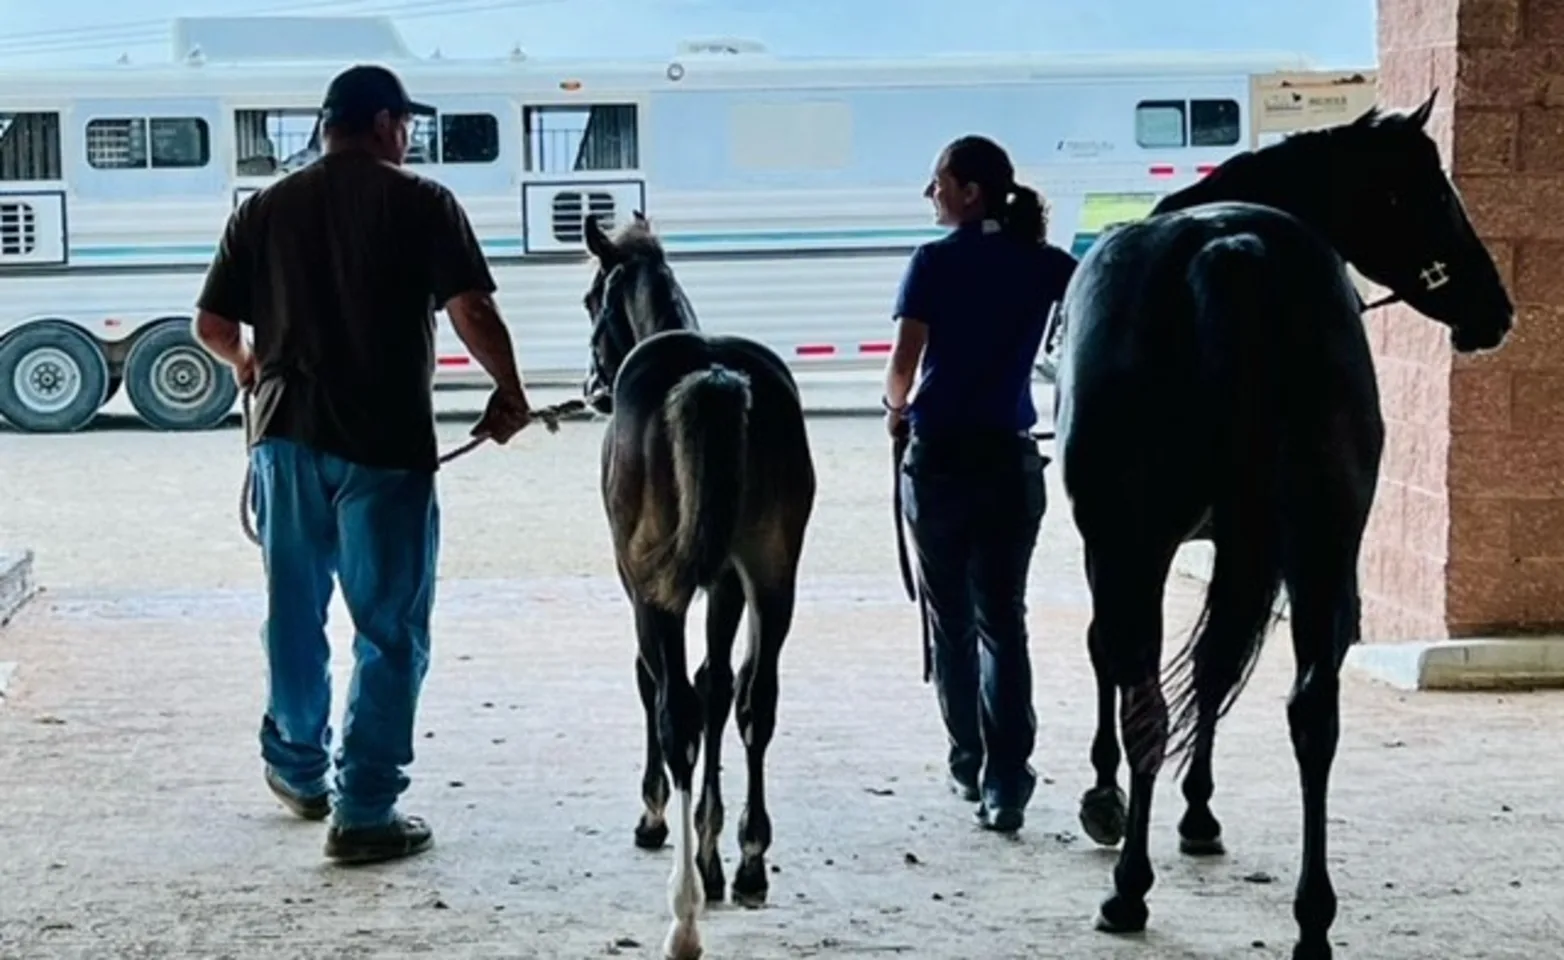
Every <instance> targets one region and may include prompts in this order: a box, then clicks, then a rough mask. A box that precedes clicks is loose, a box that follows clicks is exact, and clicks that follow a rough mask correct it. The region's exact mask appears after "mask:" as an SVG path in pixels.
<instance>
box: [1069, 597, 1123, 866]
mask: <svg viewBox="0 0 1564 960" xmlns="http://www.w3.org/2000/svg"><path fill="white" fill-rule="evenodd" d="M1086 648H1087V651H1088V652H1089V653H1090V654H1091V660H1092V674H1093V675H1094V677H1095V678H1096V681H1097V733H1096V735H1095V736H1093V737H1092V768H1093V769H1094V770H1095V771H1096V773H1097V782H1096V784H1095V785H1093V786H1092V788H1091V789H1090V790H1087V791H1086V793H1085V794H1083V795H1082V796H1081V813H1080V818H1081V829H1083V830H1085V831H1086V835H1087V836H1088V837H1091V838H1092V840H1094V841H1095V842H1097V843H1099V844H1102V845H1103V846H1105V847H1111V846H1115V845H1116V844H1118V842H1119V841H1120V840H1123V839H1124V818H1125V813H1126V811H1125V805H1126V803H1127V800H1126V798H1125V796H1124V791H1123V790H1122V789H1121V788H1120V787H1119V761H1120V760H1121V759H1122V754H1121V752H1120V749H1119V718H1118V705H1119V695H1118V691H1117V690H1116V689H1115V688H1114V685H1113V674H1112V665H1111V663H1110V662H1109V660H1108V655H1107V650H1106V648H1105V647H1104V645H1103V642H1102V632H1101V631H1100V630H1099V629H1098V628H1097V625H1096V623H1095V622H1093V623H1092V624H1091V626H1089V627H1087V629H1086Z"/></svg>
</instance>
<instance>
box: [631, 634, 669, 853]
mask: <svg viewBox="0 0 1564 960" xmlns="http://www.w3.org/2000/svg"><path fill="white" fill-rule="evenodd" d="M635 685H636V686H637V687H638V688H640V692H641V708H642V710H643V711H645V714H646V769H645V771H644V772H643V773H642V774H641V803H642V804H644V805H645V807H646V809H645V810H644V811H643V812H642V813H641V820H640V822H639V823H637V824H636V825H635V845H636V846H638V847H640V848H641V849H642V850H660V849H662V846H663V844H664V843H667V842H668V816H667V814H668V774H667V772H666V771H665V770H664V769H663V750H662V745H661V744H660V743H659V742H658V736H657V726H658V723H657V678H656V677H655V676H653V675H652V670H651V668H650V667H648V666H647V664H646V659H645V658H644V657H642V656H641V655H640V654H636V658H635Z"/></svg>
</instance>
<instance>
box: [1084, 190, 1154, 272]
mask: <svg viewBox="0 0 1564 960" xmlns="http://www.w3.org/2000/svg"><path fill="white" fill-rule="evenodd" d="M1161 199H1162V194H1160V193H1088V194H1087V195H1086V199H1085V202H1083V203H1082V204H1081V216H1080V219H1079V221H1077V223H1076V226H1075V240H1074V242H1073V243H1071V245H1070V252H1071V253H1073V254H1075V256H1077V257H1081V256H1085V254H1086V251H1088V250H1090V249H1091V248H1092V244H1094V243H1096V242H1097V238H1098V237H1099V236H1101V235H1102V232H1103V231H1104V230H1106V229H1108V228H1109V227H1116V226H1118V225H1119V224H1121V223H1129V222H1130V221H1132V220H1139V219H1141V218H1142V217H1144V216H1146V215H1147V214H1149V213H1151V208H1152V207H1154V206H1156V205H1157V201H1158V200H1161Z"/></svg>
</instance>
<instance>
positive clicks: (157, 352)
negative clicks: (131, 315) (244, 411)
mask: <svg viewBox="0 0 1564 960" xmlns="http://www.w3.org/2000/svg"><path fill="white" fill-rule="evenodd" d="M125 392H126V394H128V395H129V396H130V402H131V404H132V405H133V406H134V407H135V408H136V412H137V413H139V414H141V419H143V420H145V421H146V422H147V424H148V425H149V426H151V427H152V428H153V429H154V430H210V429H211V428H212V427H215V426H217V425H218V424H220V423H222V422H223V419H224V418H226V417H227V416H228V412H229V411H230V410H232V409H233V405H234V398H235V397H237V396H238V395H239V387H238V385H237V384H235V383H234V379H233V376H232V375H231V374H230V373H229V372H228V370H227V368H226V367H225V366H223V364H221V363H219V362H218V361H217V360H216V359H215V358H214V357H213V356H212V355H211V354H209V353H207V352H206V350H205V349H203V348H202V346H201V345H200V344H199V343H197V342H196V340H195V338H194V337H192V336H191V335H190V326H189V324H188V323H186V322H184V321H181V320H172V321H168V322H166V323H160V324H158V325H157V326H155V327H153V328H152V329H150V330H148V331H147V332H146V333H144V334H142V335H141V338H140V339H139V340H137V341H136V345H135V346H133V347H131V348H130V355H129V356H127V357H126V358H125Z"/></svg>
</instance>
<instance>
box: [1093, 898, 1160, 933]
mask: <svg viewBox="0 0 1564 960" xmlns="http://www.w3.org/2000/svg"><path fill="white" fill-rule="evenodd" d="M1150 916H1151V911H1150V910H1149V909H1148V908H1147V907H1146V901H1144V900H1128V899H1126V898H1124V897H1121V896H1119V895H1118V894H1114V895H1113V896H1111V897H1109V898H1108V899H1106V900H1104V901H1103V902H1102V906H1101V907H1099V908H1098V910H1097V929H1098V930H1100V931H1102V932H1103V933H1140V932H1141V931H1143V930H1145V929H1146V920H1147V919H1149V918H1150Z"/></svg>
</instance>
